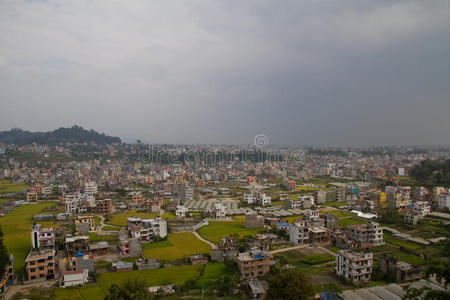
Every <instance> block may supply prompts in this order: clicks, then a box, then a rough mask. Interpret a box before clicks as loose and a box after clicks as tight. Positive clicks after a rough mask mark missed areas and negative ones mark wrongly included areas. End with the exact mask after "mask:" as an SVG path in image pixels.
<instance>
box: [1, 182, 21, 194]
mask: <svg viewBox="0 0 450 300" xmlns="http://www.w3.org/2000/svg"><path fill="white" fill-rule="evenodd" d="M26 189H28V184H26V183H22V182H19V183H13V182H11V180H0V195H2V194H9V193H17V192H21V191H25V190H26Z"/></svg>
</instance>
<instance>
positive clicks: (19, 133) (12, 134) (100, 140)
mask: <svg viewBox="0 0 450 300" xmlns="http://www.w3.org/2000/svg"><path fill="white" fill-rule="evenodd" d="M66 142H71V143H75V142H78V143H83V142H95V143H96V144H113V143H120V142H121V140H120V138H118V137H112V136H108V135H105V134H104V133H101V134H100V133H98V132H96V131H94V130H92V129H91V130H86V129H84V128H83V127H80V126H77V125H74V126H72V127H70V128H63V127H61V128H58V129H55V130H53V131H48V132H30V131H26V130H22V129H17V128H14V129H11V130H9V131H0V143H3V144H17V145H27V144H32V143H37V144H50V145H52V144H53V145H54V144H59V143H66Z"/></svg>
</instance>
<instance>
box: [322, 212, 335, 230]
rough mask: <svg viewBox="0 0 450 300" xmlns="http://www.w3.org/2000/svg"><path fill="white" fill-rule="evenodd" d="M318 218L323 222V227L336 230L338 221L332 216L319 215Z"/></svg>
mask: <svg viewBox="0 0 450 300" xmlns="http://www.w3.org/2000/svg"><path fill="white" fill-rule="evenodd" d="M320 218H321V219H323V220H324V225H325V227H327V228H336V227H337V226H338V223H339V219H338V218H337V217H336V216H335V215H332V214H323V215H320Z"/></svg>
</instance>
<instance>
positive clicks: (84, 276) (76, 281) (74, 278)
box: [60, 270, 88, 288]
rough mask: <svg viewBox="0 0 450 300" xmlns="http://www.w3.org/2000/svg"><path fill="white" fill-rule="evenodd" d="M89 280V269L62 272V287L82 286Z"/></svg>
mask: <svg viewBox="0 0 450 300" xmlns="http://www.w3.org/2000/svg"><path fill="white" fill-rule="evenodd" d="M87 282H88V270H75V271H66V272H63V273H62V278H61V283H60V287H62V288H65V287H68V286H80V285H84V284H85V283H87Z"/></svg>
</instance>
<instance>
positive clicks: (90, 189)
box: [83, 181, 98, 195]
mask: <svg viewBox="0 0 450 300" xmlns="http://www.w3.org/2000/svg"><path fill="white" fill-rule="evenodd" d="M83 190H84V193H85V194H89V195H94V194H96V193H97V192H98V187H97V183H96V182H95V181H88V182H86V183H85V184H84V189H83Z"/></svg>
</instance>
